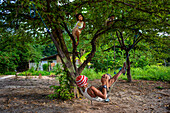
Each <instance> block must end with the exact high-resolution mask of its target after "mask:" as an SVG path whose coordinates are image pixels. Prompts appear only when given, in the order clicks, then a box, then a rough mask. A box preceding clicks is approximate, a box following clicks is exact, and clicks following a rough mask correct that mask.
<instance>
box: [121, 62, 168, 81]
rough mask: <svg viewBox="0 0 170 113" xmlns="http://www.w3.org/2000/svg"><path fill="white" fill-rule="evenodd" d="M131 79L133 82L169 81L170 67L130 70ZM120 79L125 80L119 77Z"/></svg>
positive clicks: (147, 67) (154, 66) (146, 67)
mask: <svg viewBox="0 0 170 113" xmlns="http://www.w3.org/2000/svg"><path fill="white" fill-rule="evenodd" d="M132 77H133V79H135V80H154V81H170V67H164V66H156V65H151V66H145V67H143V69H142V68H132ZM121 78H122V79H126V78H125V77H124V76H121Z"/></svg>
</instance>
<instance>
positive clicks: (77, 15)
mask: <svg viewBox="0 0 170 113" xmlns="http://www.w3.org/2000/svg"><path fill="white" fill-rule="evenodd" d="M79 15H81V16H82V17H83V21H84V16H83V15H82V13H78V14H76V19H77V20H79V19H78V17H79Z"/></svg>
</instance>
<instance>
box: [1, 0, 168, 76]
mask: <svg viewBox="0 0 170 113" xmlns="http://www.w3.org/2000/svg"><path fill="white" fill-rule="evenodd" d="M0 10H1V12H0V13H1V17H2V22H1V24H0V25H1V26H2V27H3V28H6V30H7V28H15V29H17V28H18V27H20V28H22V29H23V30H25V32H27V33H28V32H29V33H30V36H32V37H34V38H36V40H40V39H41V40H43V41H41V43H46V42H48V41H49V39H50V38H49V36H50V35H48V33H47V32H46V30H45V28H46V27H47V28H48V29H49V31H50V32H51V34H52V36H53V38H54V39H52V40H53V42H54V44H55V46H56V48H57V50H58V53H59V55H60V58H61V60H62V62H63V64H64V65H65V66H66V68H67V69H66V70H67V71H68V75H69V76H70V77H72V78H74V77H75V76H77V75H78V74H80V73H81V72H82V70H83V69H84V68H85V66H86V65H87V64H88V63H89V62H90V61H91V60H92V58H93V57H94V54H95V52H96V48H98V47H100V45H101V44H108V45H109V44H110V43H111V42H114V41H116V42H117V41H118V42H119V45H117V47H121V48H122V47H127V48H131V47H130V46H132V45H133V43H134V41H135V43H136V44H135V46H136V45H137V42H140V41H141V40H145V41H146V42H148V43H152V42H154V41H156V42H158V40H163V45H164V42H166V40H167V37H166V38H165V39H164V38H162V37H160V36H159V35H158V34H159V33H165V34H169V30H168V29H169V17H168V14H169V8H168V0H162V1H152V0H145V1H143V0H138V1H136V0H125V1H122V0H82V1H79V0H74V1H72V2H70V1H69V0H46V1H42V0H33V1H29V0H3V2H2V4H1V6H0ZM77 13H83V15H84V17H85V18H84V19H85V23H86V28H85V29H84V30H83V31H82V34H81V37H80V44H79V45H78V47H77V46H76V45H75V39H74V38H73V36H72V33H71V31H72V28H73V27H74V25H75V23H76V18H75V14H77ZM40 15H41V16H40ZM111 15H115V20H114V23H113V24H112V25H111V26H109V27H107V26H104V23H105V20H106V19H107V18H108V17H109V16H111ZM116 33H117V35H116ZM111 34H113V35H114V36H115V38H116V39H117V40H115V39H112V41H110V40H109V36H110V35H111ZM137 34H139V35H140V37H138V38H137V39H136V38H135V35H137ZM71 39H72V41H73V43H74V45H75V46H74V48H73V47H72V46H70V45H71ZM67 41H69V42H70V44H68V43H67ZM121 44H123V45H121ZM111 46H113V43H111V44H110V47H111ZM70 48H71V49H70ZM108 48H109V47H108ZM76 49H88V51H89V52H90V53H89V55H88V57H87V59H86V60H85V61H84V62H83V63H82V64H81V65H80V66H79V67H78V68H77V67H76V65H75V56H76ZM122 49H124V48H122ZM69 50H72V53H73V57H72V58H73V62H71V59H70V53H69ZM128 51H129V50H128Z"/></svg>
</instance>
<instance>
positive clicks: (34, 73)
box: [19, 70, 51, 76]
mask: <svg viewBox="0 0 170 113" xmlns="http://www.w3.org/2000/svg"><path fill="white" fill-rule="evenodd" d="M26 74H27V75H31V76H38V75H39V74H41V75H42V76H48V75H51V73H50V72H48V71H32V70H28V71H24V72H22V73H19V75H20V76H25V75H26Z"/></svg>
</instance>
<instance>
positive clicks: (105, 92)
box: [90, 86, 107, 99]
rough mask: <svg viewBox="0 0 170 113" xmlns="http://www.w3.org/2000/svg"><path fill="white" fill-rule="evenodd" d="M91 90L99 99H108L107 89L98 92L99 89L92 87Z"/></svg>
mask: <svg viewBox="0 0 170 113" xmlns="http://www.w3.org/2000/svg"><path fill="white" fill-rule="evenodd" d="M90 88H91V90H92V91H93V92H94V94H95V95H96V96H98V97H101V98H103V99H106V98H107V91H106V88H103V89H102V92H101V91H100V90H98V89H97V88H95V87H94V86H91V87H90Z"/></svg>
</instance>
